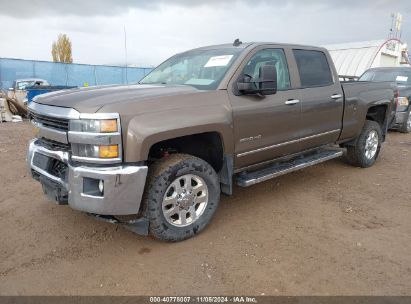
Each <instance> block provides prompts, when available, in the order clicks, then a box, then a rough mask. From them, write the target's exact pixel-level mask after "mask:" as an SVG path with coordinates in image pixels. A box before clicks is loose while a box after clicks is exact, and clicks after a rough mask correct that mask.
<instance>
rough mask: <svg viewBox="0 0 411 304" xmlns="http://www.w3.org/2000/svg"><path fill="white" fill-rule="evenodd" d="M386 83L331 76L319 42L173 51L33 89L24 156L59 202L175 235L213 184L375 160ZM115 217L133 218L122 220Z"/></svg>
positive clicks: (182, 234)
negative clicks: (122, 72) (138, 65)
mask: <svg viewBox="0 0 411 304" xmlns="http://www.w3.org/2000/svg"><path fill="white" fill-rule="evenodd" d="M393 105H394V89H393V84H391V83H387V82H383V83H374V82H353V83H347V84H345V83H344V84H341V83H340V82H339V80H338V75H337V74H336V70H335V68H334V65H333V63H332V60H331V58H330V55H329V53H328V52H327V50H326V49H324V48H319V47H311V46H302V45H289V44H277V43H235V44H233V45H231V44H226V45H218V46H210V47H203V48H199V49H195V50H191V51H187V52H184V53H181V54H178V55H175V56H173V57H171V58H170V59H168V60H166V61H165V62H164V63H162V64H161V65H159V66H158V67H157V68H156V69H154V70H153V71H152V72H151V73H150V74H149V75H147V76H146V77H145V78H144V79H142V80H141V81H140V82H139V83H138V84H133V85H115V86H102V87H89V88H79V89H71V90H65V91H59V92H54V93H49V94H45V95H41V96H38V97H37V98H36V99H35V101H34V102H32V103H31V104H30V109H29V110H30V116H31V120H32V122H33V123H34V124H35V126H36V127H37V129H38V132H37V136H36V138H35V139H33V140H32V141H31V142H30V144H29V149H28V165H29V170H30V173H31V175H32V176H33V178H35V179H36V180H38V181H39V182H40V183H41V185H42V187H43V191H44V193H45V194H47V195H48V196H50V197H51V198H52V199H54V200H56V201H57V202H58V203H59V204H68V205H70V207H71V208H73V209H77V210H80V211H84V212H87V213H89V214H90V215H93V216H94V217H97V218H99V219H102V220H106V221H109V222H112V223H119V224H123V225H124V226H125V227H126V228H128V229H131V230H133V231H135V232H138V233H142V234H148V233H151V234H152V235H153V236H154V237H156V238H159V239H162V240H168V241H180V240H184V239H187V238H189V237H192V236H194V235H195V234H197V233H199V232H200V231H202V230H203V229H204V227H206V225H207V224H208V223H209V222H210V220H211V218H212V217H213V214H214V212H215V211H216V209H217V206H218V204H219V200H220V193H221V192H222V193H224V194H228V195H230V194H231V193H232V188H233V184H234V183H236V184H237V185H239V186H241V187H247V186H250V185H253V184H255V183H259V182H262V181H265V180H268V179H270V178H273V177H276V176H279V175H281V174H285V173H288V172H291V171H294V170H298V169H301V168H304V167H307V166H311V165H314V164H318V163H320V162H323V161H326V160H329V159H332V158H336V157H339V156H341V155H342V154H343V151H345V150H346V156H347V159H348V161H349V162H350V163H351V164H353V165H355V166H359V167H364V168H365V167H369V166H371V165H373V164H374V162H375V161H376V159H377V157H378V154H379V152H380V147H381V143H382V142H383V141H384V139H385V134H386V132H387V125H388V122H389V121H390V120H391V117H390V115H391V111H392V107H393ZM123 215H134V217H135V218H134V219H131V220H130V219H128V220H122V218H124V217H122V216H123Z"/></svg>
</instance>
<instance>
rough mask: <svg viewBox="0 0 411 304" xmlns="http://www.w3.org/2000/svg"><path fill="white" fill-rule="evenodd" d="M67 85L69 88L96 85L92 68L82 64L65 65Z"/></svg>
mask: <svg viewBox="0 0 411 304" xmlns="http://www.w3.org/2000/svg"><path fill="white" fill-rule="evenodd" d="M66 66H67V75H68V76H67V79H68V81H67V84H66V85H69V86H78V87H82V86H85V85H87V86H93V85H96V78H95V75H94V66H89V65H82V64H67V65H66Z"/></svg>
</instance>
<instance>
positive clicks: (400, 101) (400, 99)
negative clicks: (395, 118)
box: [398, 97, 409, 107]
mask: <svg viewBox="0 0 411 304" xmlns="http://www.w3.org/2000/svg"><path fill="white" fill-rule="evenodd" d="M408 104H409V101H408V98H407V97H398V106H400V107H403V106H408Z"/></svg>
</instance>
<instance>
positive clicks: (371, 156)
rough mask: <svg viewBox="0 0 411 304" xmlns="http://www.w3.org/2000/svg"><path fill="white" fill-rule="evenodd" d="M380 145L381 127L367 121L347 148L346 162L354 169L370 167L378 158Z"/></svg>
mask: <svg viewBox="0 0 411 304" xmlns="http://www.w3.org/2000/svg"><path fill="white" fill-rule="evenodd" d="M381 143H382V131H381V126H380V125H379V124H378V123H377V122H375V121H371V120H367V121H366V122H365V124H364V128H363V129H362V131H361V133H360V135H359V136H358V137H357V139H356V140H355V142H354V145H353V146H348V147H347V160H348V162H349V163H350V164H351V165H353V166H356V167H362V168H368V167H371V166H372V165H373V164H374V163H375V161H376V160H377V158H378V155H379V153H380V148H381Z"/></svg>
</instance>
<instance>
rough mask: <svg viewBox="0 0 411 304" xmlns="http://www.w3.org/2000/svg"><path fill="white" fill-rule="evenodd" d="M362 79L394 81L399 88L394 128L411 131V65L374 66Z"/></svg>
mask: <svg viewBox="0 0 411 304" xmlns="http://www.w3.org/2000/svg"><path fill="white" fill-rule="evenodd" d="M359 80H360V81H373V82H380V81H392V82H396V84H397V88H398V95H399V96H398V99H397V100H398V101H397V111H396V114H395V120H394V124H393V125H392V128H393V129H398V130H399V131H400V132H403V133H409V132H411V114H410V113H411V105H410V99H411V67H392V68H390V67H387V68H372V69H369V70H367V71H365V72H364V74H363V75H361V77H360V79H359Z"/></svg>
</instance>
